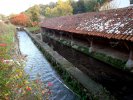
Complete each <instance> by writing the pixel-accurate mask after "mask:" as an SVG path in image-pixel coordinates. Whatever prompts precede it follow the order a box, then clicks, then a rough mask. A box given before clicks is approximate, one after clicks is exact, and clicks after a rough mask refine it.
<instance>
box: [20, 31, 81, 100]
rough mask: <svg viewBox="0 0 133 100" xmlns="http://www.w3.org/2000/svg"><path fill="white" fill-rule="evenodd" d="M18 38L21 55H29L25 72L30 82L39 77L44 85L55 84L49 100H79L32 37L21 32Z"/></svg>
mask: <svg viewBox="0 0 133 100" xmlns="http://www.w3.org/2000/svg"><path fill="white" fill-rule="evenodd" d="M18 38H19V46H20V51H21V53H22V54H24V55H27V62H26V67H25V71H26V73H27V74H28V75H29V77H30V80H35V79H36V78H37V76H38V75H39V76H40V78H41V81H42V82H43V83H44V84H46V85H47V84H48V82H51V83H52V84H53V85H52V87H51V88H50V91H51V92H52V93H51V95H50V96H49V100H79V97H78V96H77V95H76V94H75V93H74V92H73V91H72V90H70V89H69V88H68V87H67V86H66V85H65V84H64V83H63V80H62V79H61V78H60V76H59V75H58V73H57V72H56V71H55V70H54V69H53V68H52V66H51V65H50V63H49V62H48V61H47V60H46V58H45V56H44V55H43V54H42V53H41V52H40V51H39V49H38V48H37V47H36V46H35V44H34V43H33V42H32V40H31V39H30V37H29V36H28V35H27V34H26V33H25V32H24V31H19V32H18ZM31 69H32V70H31ZM44 100H45V97H44Z"/></svg>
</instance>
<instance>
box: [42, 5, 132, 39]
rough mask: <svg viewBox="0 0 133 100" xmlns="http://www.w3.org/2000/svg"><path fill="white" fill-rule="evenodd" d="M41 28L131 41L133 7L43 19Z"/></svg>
mask: <svg viewBox="0 0 133 100" xmlns="http://www.w3.org/2000/svg"><path fill="white" fill-rule="evenodd" d="M41 27H45V28H49V29H55V30H62V31H66V32H72V33H76V34H86V35H89V36H98V37H104V38H108V39H118V40H127V41H131V40H132V41H133V39H132V37H133V6H131V7H127V8H121V9H117V10H109V11H102V12H91V13H83V14H77V15H72V16H63V17H56V18H50V19H45V20H44V21H43V23H42V24H41ZM129 35H130V36H129Z"/></svg>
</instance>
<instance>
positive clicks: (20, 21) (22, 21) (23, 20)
mask: <svg viewBox="0 0 133 100" xmlns="http://www.w3.org/2000/svg"><path fill="white" fill-rule="evenodd" d="M10 21H11V23H12V24H14V25H21V26H28V24H29V23H30V19H29V17H28V16H27V15H26V14H23V13H21V14H18V15H15V16H12V17H11V18H10Z"/></svg>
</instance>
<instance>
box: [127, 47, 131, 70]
mask: <svg viewBox="0 0 133 100" xmlns="http://www.w3.org/2000/svg"><path fill="white" fill-rule="evenodd" d="M126 67H127V68H128V69H133V45H130V53H129V59H128V61H127V63H126Z"/></svg>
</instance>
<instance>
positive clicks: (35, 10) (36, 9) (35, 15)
mask: <svg viewBox="0 0 133 100" xmlns="http://www.w3.org/2000/svg"><path fill="white" fill-rule="evenodd" d="M25 13H26V14H27V15H28V16H29V17H30V19H31V21H33V22H35V21H39V17H40V6H39V5H34V6H32V7H31V8H29V9H28V10H26V11H25Z"/></svg>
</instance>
